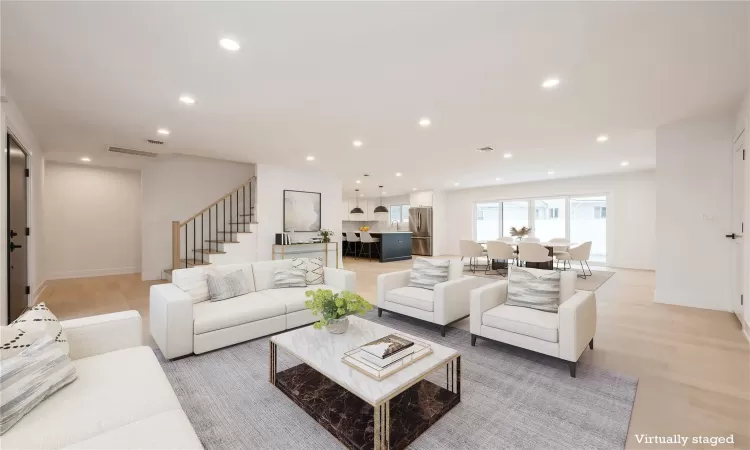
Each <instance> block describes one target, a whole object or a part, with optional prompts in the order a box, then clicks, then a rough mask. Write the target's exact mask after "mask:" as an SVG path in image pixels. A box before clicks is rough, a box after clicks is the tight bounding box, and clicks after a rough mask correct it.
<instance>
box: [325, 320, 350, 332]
mask: <svg viewBox="0 0 750 450" xmlns="http://www.w3.org/2000/svg"><path fill="white" fill-rule="evenodd" d="M348 328H349V318H348V317H342V318H340V319H331V320H329V321H328V325H326V330H328V332H329V333H332V334H343V333H345V332H346V330H347V329H348Z"/></svg>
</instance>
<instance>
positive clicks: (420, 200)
mask: <svg viewBox="0 0 750 450" xmlns="http://www.w3.org/2000/svg"><path fill="white" fill-rule="evenodd" d="M409 205H410V206H414V207H416V206H432V191H418V192H412V193H411V195H409Z"/></svg>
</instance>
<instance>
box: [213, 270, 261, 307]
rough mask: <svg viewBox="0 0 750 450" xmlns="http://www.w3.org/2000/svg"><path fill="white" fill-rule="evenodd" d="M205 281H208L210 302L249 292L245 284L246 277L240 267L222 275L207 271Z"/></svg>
mask: <svg viewBox="0 0 750 450" xmlns="http://www.w3.org/2000/svg"><path fill="white" fill-rule="evenodd" d="M206 282H207V283H208V293H209V295H210V296H211V298H210V300H211V301H212V302H216V301H219V300H226V299H228V298H234V297H239V296H240V295H245V294H247V293H248V292H250V288H249V287H248V286H247V279H246V278H245V274H244V273H243V272H242V270H241V269H240V270H235V271H234V272H232V273H228V274H226V275H224V276H223V277H222V276H219V275H213V274H210V273H208V274H206Z"/></svg>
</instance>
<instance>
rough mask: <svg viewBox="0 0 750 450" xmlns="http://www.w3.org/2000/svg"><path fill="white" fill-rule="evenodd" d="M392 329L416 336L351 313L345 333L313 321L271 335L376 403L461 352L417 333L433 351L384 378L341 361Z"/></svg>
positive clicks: (313, 366) (296, 354)
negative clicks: (334, 330)
mask: <svg viewBox="0 0 750 450" xmlns="http://www.w3.org/2000/svg"><path fill="white" fill-rule="evenodd" d="M391 333H399V334H402V335H404V336H407V337H413V336H410V335H409V334H406V333H402V332H400V331H397V330H394V329H393V328H388V327H386V326H383V325H380V324H377V323H375V322H370V321H369V320H365V319H362V318H360V317H356V316H349V329H348V330H347V331H346V333H344V334H332V333H329V332H328V331H326V330H325V329H323V330H316V329H314V328H313V327H312V325H311V326H309V327H304V328H298V329H296V330H292V331H288V332H286V333H282V334H277V335H276V336H272V337H271V342H273V343H274V344H276V345H278V346H279V347H281V348H283V349H284V350H286V351H288V352H289V353H291V354H292V355H294V356H295V357H297V358H299V359H301V360H302V361H303V362H305V363H306V364H307V365H309V366H311V367H312V368H313V369H315V370H317V371H318V372H320V373H322V374H323V375H325V376H326V377H328V378H330V379H331V380H333V381H334V382H336V384H338V385H339V386H341V387H343V388H344V389H346V390H348V391H349V392H351V393H352V394H355V395H356V396H357V397H359V398H361V399H362V400H364V401H366V402H367V403H369V404H371V405H373V406H376V405H377V404H379V403H381V402H382V401H384V400H386V399H390V398H391V397H392V396H393V395H395V394H398V393H399V392H401V391H402V390H404V389H405V388H407V387H409V386H411V385H412V384H414V383H416V382H417V381H419V380H420V379H421V378H422V377H423V376H424V375H426V374H427V373H429V372H432V371H433V370H435V369H437V368H439V367H441V366H444V365H445V364H446V363H447V362H448V361H450V360H451V359H453V358H455V357H456V356H458V352H457V351H456V350H453V349H452V348H448V347H445V346H442V345H440V344H436V343H434V342H430V341H426V340H424V339H421V338H417V337H414V339H418V340H420V341H422V342H426V343H428V344H430V347H431V348H432V354H430V355H428V356H426V357H424V358H422V359H420V360H419V361H416V362H414V363H413V364H411V365H410V366H407V367H405V368H403V369H401V370H399V371H398V372H396V373H394V374H392V375H391V376H389V377H388V378H385V379H384V380H381V381H377V380H375V379H373V378H370V377H368V376H367V375H365V374H363V373H361V372H359V371H358V370H356V369H354V368H352V367H350V366H348V365H346V364H345V363H344V362H343V361H341V358H342V357H343V356H344V353H346V352H347V351H349V350H353V349H355V348H357V347H359V346H361V345H363V344H366V343H368V342H372V341H374V340H376V339H379V338H382V337H384V336H387V335H389V334H391Z"/></svg>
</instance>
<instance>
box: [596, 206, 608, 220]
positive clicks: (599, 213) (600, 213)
mask: <svg viewBox="0 0 750 450" xmlns="http://www.w3.org/2000/svg"><path fill="white" fill-rule="evenodd" d="M606 218H607V207H606V206H594V219H606Z"/></svg>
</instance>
